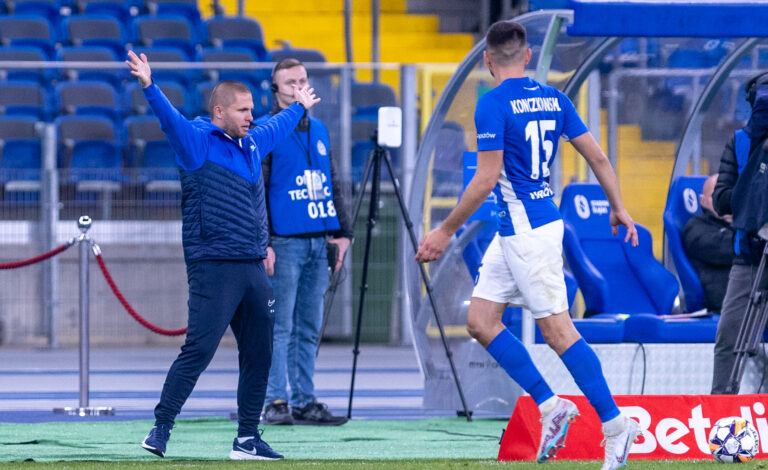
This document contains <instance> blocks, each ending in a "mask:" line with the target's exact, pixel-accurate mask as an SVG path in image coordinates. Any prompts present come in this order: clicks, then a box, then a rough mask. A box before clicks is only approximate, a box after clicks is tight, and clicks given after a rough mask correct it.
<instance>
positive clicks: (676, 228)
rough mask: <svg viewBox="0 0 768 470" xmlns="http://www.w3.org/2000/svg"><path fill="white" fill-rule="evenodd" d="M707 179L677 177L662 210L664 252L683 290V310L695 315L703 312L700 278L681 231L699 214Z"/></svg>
mask: <svg viewBox="0 0 768 470" xmlns="http://www.w3.org/2000/svg"><path fill="white" fill-rule="evenodd" d="M706 179H707V177H706V176H679V177H677V178H675V179H674V180H673V181H672V184H671V186H670V187H669V194H667V204H666V207H665V208H664V234H665V235H666V236H667V248H668V249H669V254H670V255H671V256H672V261H673V262H674V263H675V271H677V278H678V279H680V285H681V286H682V288H683V295H684V298H685V310H686V311H688V312H694V311H696V310H699V309H701V308H703V304H704V290H703V288H702V286H701V281H700V280H699V275H698V274H697V273H696V270H695V269H694V268H693V265H692V264H691V261H690V260H689V259H688V255H687V254H686V253H685V247H684V245H683V236H682V234H683V227H684V226H685V223H686V222H688V219H690V218H691V217H692V216H693V215H695V214H701V207H700V206H699V194H700V193H701V188H702V187H703V186H704V181H706Z"/></svg>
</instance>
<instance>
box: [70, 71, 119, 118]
mask: <svg viewBox="0 0 768 470" xmlns="http://www.w3.org/2000/svg"><path fill="white" fill-rule="evenodd" d="M55 90H56V93H55V95H56V102H57V108H58V110H59V112H60V113H61V114H96V115H99V116H105V117H108V118H109V119H111V120H112V121H114V122H115V123H117V122H118V121H119V120H120V118H121V115H122V108H123V107H122V106H121V104H120V101H119V100H118V97H117V93H116V92H115V89H114V88H113V87H112V85H110V84H109V83H107V82H101V81H88V80H84V81H79V82H62V83H59V84H58V85H56V88H55Z"/></svg>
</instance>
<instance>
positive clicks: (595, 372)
mask: <svg viewBox="0 0 768 470" xmlns="http://www.w3.org/2000/svg"><path fill="white" fill-rule="evenodd" d="M560 359H561V360H562V361H563V364H565V367H567V368H568V371H569V372H570V373H571V375H572V376H573V380H575V381H576V385H578V386H579V388H580V389H581V391H582V393H584V396H586V397H587V400H589V403H590V404H591V405H592V407H593V408H595V411H597V415H598V416H600V421H602V422H603V423H605V422H606V421H610V420H612V419H613V418H615V417H617V416H619V408H618V407H617V406H616V402H615V401H613V396H611V391H610V390H608V384H607V383H606V382H605V376H604V375H603V369H602V367H600V359H598V358H597V354H595V351H593V350H592V348H591V347H590V346H589V345H588V344H587V342H586V341H584V338H581V339H579V340H578V341H576V342H575V343H573V345H572V346H571V347H570V348H568V349H567V350H566V351H565V352H564V353H563V355H562V356H560Z"/></svg>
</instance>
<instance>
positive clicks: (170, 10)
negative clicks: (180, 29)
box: [147, 0, 202, 42]
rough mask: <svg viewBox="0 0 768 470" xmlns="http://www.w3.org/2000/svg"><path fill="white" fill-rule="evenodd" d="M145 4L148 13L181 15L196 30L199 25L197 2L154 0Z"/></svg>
mask: <svg viewBox="0 0 768 470" xmlns="http://www.w3.org/2000/svg"><path fill="white" fill-rule="evenodd" d="M147 6H148V8H149V13H150V14H152V15H160V16H165V15H168V16H181V17H183V18H185V19H186V20H187V22H188V23H189V24H190V26H192V28H194V29H195V30H198V29H199V27H200V10H198V8H197V2H183V1H178V0H173V1H160V0H155V1H151V2H148V3H147ZM201 42H202V41H201Z"/></svg>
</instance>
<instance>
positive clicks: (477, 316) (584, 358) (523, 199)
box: [416, 21, 640, 470]
mask: <svg viewBox="0 0 768 470" xmlns="http://www.w3.org/2000/svg"><path fill="white" fill-rule="evenodd" d="M530 59H531V50H530V48H528V46H527V43H526V31H525V28H523V27H522V26H521V25H519V24H517V23H514V22H511V21H501V22H498V23H495V24H493V25H492V26H491V28H490V29H489V30H488V34H487V36H486V50H485V52H484V53H483V60H484V62H485V65H486V67H487V68H488V70H489V71H490V73H491V75H492V76H493V78H494V80H495V81H496V88H494V89H493V90H491V91H489V92H488V93H486V94H485V95H484V96H483V97H481V98H480V100H479V101H478V103H477V108H476V110H475V126H476V128H477V150H478V155H477V171H476V173H475V176H474V177H473V178H472V181H471V182H470V183H469V185H468V186H467V188H466V190H465V191H464V194H463V196H462V197H461V200H460V201H459V203H458V205H457V206H456V208H454V210H453V211H452V212H451V213H450V214H449V215H448V217H447V218H446V219H445V221H443V223H442V224H441V225H440V226H439V227H438V228H436V229H434V230H432V231H431V232H429V233H428V234H427V235H426V236H425V237H424V238H423V239H422V241H421V244H420V245H419V250H418V252H417V253H416V260H417V261H419V262H428V261H433V260H436V259H437V258H439V257H440V255H441V254H442V252H443V251H444V250H445V248H446V247H447V246H448V243H449V241H450V239H451V236H452V235H453V234H454V233H455V232H456V230H458V229H459V227H461V226H462V224H464V222H465V221H466V220H467V218H468V217H469V216H470V215H471V214H472V213H473V212H475V210H477V208H478V207H479V206H480V204H482V202H483V201H485V199H486V198H487V197H488V194H489V193H490V192H491V190H493V192H494V194H495V195H496V199H497V204H498V229H499V230H498V233H497V234H496V236H495V237H494V239H493V241H492V242H491V244H490V246H489V247H488V250H487V251H486V253H485V256H483V261H482V265H481V267H480V270H479V273H478V279H477V283H476V285H475V289H474V291H473V293H472V300H471V302H470V305H469V311H468V313H467V329H468V330H469V334H470V335H471V336H472V337H473V338H475V339H476V340H477V341H478V342H480V344H482V345H483V346H484V347H485V348H486V349H487V350H488V353H490V355H491V356H493V358H494V359H495V360H496V361H497V362H498V363H499V365H501V366H502V367H503V368H504V370H506V371H507V373H508V374H509V375H510V377H512V379H514V380H515V381H516V382H517V383H518V384H520V385H521V386H522V387H523V388H524V389H525V390H526V391H527V392H528V393H529V394H530V395H531V397H532V398H533V399H534V400H535V401H536V404H537V405H538V406H539V410H540V411H541V422H542V431H541V444H540V447H539V450H538V454H537V461H538V462H546V461H547V460H549V459H551V458H553V457H554V456H555V454H556V453H557V451H558V450H559V449H560V448H561V447H563V445H564V443H565V435H566V433H567V431H568V426H569V423H570V422H571V421H572V420H573V419H574V418H575V417H576V416H578V414H579V412H578V410H577V409H576V405H575V404H574V403H573V402H571V401H569V400H566V399H563V398H560V397H558V396H557V395H555V394H554V393H553V392H552V390H551V389H550V387H549V385H548V384H547V383H546V382H545V381H544V378H543V377H542V376H541V373H540V372H539V371H538V369H537V368H536V366H535V365H534V363H533V361H532V360H531V357H530V355H529V354H528V351H526V349H525V347H524V346H523V344H522V343H521V342H520V341H519V340H518V339H517V338H515V336H513V335H512V333H511V332H510V331H509V330H507V329H506V328H505V327H504V325H503V324H502V323H501V316H502V314H503V312H504V309H505V308H506V307H507V305H520V306H524V307H526V308H527V309H528V310H530V311H531V312H532V313H533V317H534V318H535V319H536V323H537V324H538V326H539V328H540V329H541V332H542V334H543V336H544V339H545V340H546V341H547V344H549V346H550V347H551V348H552V349H554V350H555V352H557V354H558V355H559V356H560V359H561V360H562V361H563V363H564V364H565V366H566V367H567V368H568V370H569V372H570V373H571V375H572V376H573V378H574V380H575V382H576V384H577V385H578V386H579V388H580V389H581V391H582V392H583V393H584V395H585V396H586V397H587V399H588V400H589V402H590V404H591V405H592V406H593V407H594V408H595V411H597V414H598V416H599V417H600V420H601V421H602V423H603V433H604V435H605V440H604V444H605V463H604V464H603V467H602V468H603V470H611V469H615V468H619V467H622V466H624V465H625V464H626V458H627V454H629V449H630V447H631V445H632V443H633V442H634V441H635V439H636V438H637V436H638V435H639V434H640V430H639V425H638V423H637V422H635V421H634V420H631V419H629V418H628V417H626V416H624V415H622V414H621V412H620V411H619V408H618V407H617V406H616V403H615V401H614V400H613V397H612V396H611V392H610V390H609V389H608V385H607V384H606V381H605V377H604V376H603V372H602V368H601V366H600V361H599V359H598V357H597V355H596V354H595V352H594V351H593V350H592V348H591V347H590V346H589V345H588V344H587V343H586V342H585V341H584V339H583V338H582V337H581V336H580V335H579V333H578V331H577V330H576V328H575V327H574V326H573V322H572V321H571V318H570V316H569V313H568V299H567V295H566V289H565V280H564V278H563V260H562V247H563V221H562V219H561V216H560V212H559V211H558V209H557V206H556V205H555V203H554V202H553V201H552V194H553V193H552V190H551V189H550V186H549V168H550V166H551V165H552V158H553V157H554V155H555V154H556V152H557V144H558V141H559V139H560V136H563V137H564V138H566V139H567V140H569V141H570V142H571V144H572V145H573V146H574V147H575V148H576V150H578V151H579V152H580V153H581V154H582V155H583V156H584V158H585V159H586V161H587V163H589V165H590V167H591V168H592V170H593V171H594V173H595V175H596V176H597V179H598V181H600V184H601V185H602V187H603V189H604V190H605V193H606V195H607V197H608V201H609V202H610V204H611V214H610V223H611V227H612V231H613V234H614V235H616V234H617V233H618V225H624V226H625V227H626V228H627V235H626V237H625V240H624V241H625V242H631V243H632V246H637V243H638V242H637V230H636V229H635V225H634V222H633V221H632V218H631V217H630V216H629V213H627V211H626V209H625V208H624V203H623V201H622V199H621V193H620V192H619V187H618V182H617V180H616V174H615V173H614V171H613V168H612V167H611V164H610V162H609V161H608V158H607V157H606V156H605V154H604V153H603V151H602V150H601V149H600V146H599V145H598V143H597V142H596V141H595V139H594V138H593V137H592V134H590V133H589V131H588V130H587V128H586V126H585V125H584V123H583V122H582V121H581V119H580V118H579V116H578V114H576V111H575V109H574V107H573V103H571V101H570V100H569V99H568V97H567V96H565V95H564V94H563V93H561V92H560V91H558V90H557V89H555V88H552V87H549V86H546V85H543V84H541V83H537V82H536V81H534V80H532V79H530V78H527V77H525V76H524V70H525V66H526V64H528V62H529V61H530Z"/></svg>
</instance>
